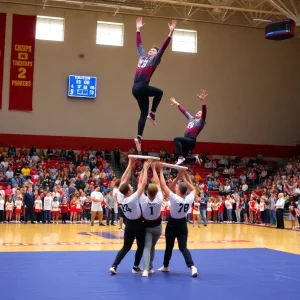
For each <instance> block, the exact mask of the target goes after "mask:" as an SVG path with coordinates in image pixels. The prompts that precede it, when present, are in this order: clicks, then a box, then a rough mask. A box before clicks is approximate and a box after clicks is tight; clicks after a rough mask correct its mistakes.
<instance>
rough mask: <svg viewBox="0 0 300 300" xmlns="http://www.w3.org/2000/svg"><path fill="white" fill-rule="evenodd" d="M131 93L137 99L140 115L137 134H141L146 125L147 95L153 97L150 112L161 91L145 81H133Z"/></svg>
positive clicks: (154, 109) (157, 102) (160, 96)
mask: <svg viewBox="0 0 300 300" xmlns="http://www.w3.org/2000/svg"><path fill="white" fill-rule="evenodd" d="M132 94H133V96H134V98H135V99H136V100H137V102H138V105H139V107H140V111H141V115H140V119H139V122H138V135H140V136H142V135H143V132H144V128H145V125H146V120H147V116H148V112H149V97H154V98H153V102H152V108H151V111H152V112H156V109H157V107H158V105H159V103H160V100H161V98H162V96H163V91H162V90H161V89H158V88H156V87H153V86H149V85H148V84H145V83H135V84H134V85H133V87H132Z"/></svg>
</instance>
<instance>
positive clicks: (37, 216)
mask: <svg viewBox="0 0 300 300" xmlns="http://www.w3.org/2000/svg"><path fill="white" fill-rule="evenodd" d="M35 215H36V221H37V222H38V223H40V222H41V221H42V212H36V213H35Z"/></svg>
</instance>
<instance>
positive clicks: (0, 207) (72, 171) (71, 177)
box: [0, 146, 300, 229]
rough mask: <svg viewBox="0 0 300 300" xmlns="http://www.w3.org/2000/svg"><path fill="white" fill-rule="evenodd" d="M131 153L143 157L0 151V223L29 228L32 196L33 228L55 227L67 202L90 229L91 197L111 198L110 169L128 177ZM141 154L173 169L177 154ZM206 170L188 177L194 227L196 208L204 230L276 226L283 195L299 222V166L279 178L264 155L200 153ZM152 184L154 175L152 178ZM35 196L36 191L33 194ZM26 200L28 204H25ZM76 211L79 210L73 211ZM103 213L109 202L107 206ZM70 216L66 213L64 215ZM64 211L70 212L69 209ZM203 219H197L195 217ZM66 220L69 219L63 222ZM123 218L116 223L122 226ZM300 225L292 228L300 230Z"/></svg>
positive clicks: (168, 174)
mask: <svg viewBox="0 0 300 300" xmlns="http://www.w3.org/2000/svg"><path fill="white" fill-rule="evenodd" d="M128 154H137V153H136V150H135V149H130V150H129V151H128V152H127V153H124V152H121V151H120V149H119V148H118V146H116V148H115V149H114V150H113V151H112V152H111V151H110V150H108V149H106V150H105V151H101V150H100V149H98V150H94V149H93V148H90V149H89V150H88V149H87V148H85V147H84V148H83V149H82V150H81V151H74V150H72V149H68V150H65V149H61V150H58V149H56V150H53V149H51V148H49V149H47V150H44V149H39V150H38V149H36V147H35V146H32V147H31V148H30V149H27V148H26V147H25V146H24V147H22V148H20V149H18V150H17V149H16V148H15V147H14V146H10V147H5V146H1V147H0V164H1V165H0V222H4V221H5V220H6V222H10V221H11V220H12V218H13V217H14V218H15V220H16V222H22V221H25V222H27V221H28V220H27V219H28V218H27V216H26V215H27V214H26V210H24V208H25V207H26V203H25V202H26V201H25V200H26V194H28V192H30V191H32V193H33V194H34V195H35V201H37V209H35V211H36V214H35V217H33V216H32V215H31V221H32V222H35V223H37V222H41V223H42V222H49V221H50V220H49V215H50V213H51V215H52V217H53V219H52V220H53V222H57V221H58V219H57V214H58V213H62V203H65V202H66V203H67V204H68V205H67V206H68V208H67V212H66V213H67V214H68V217H67V219H68V220H70V221H71V222H72V223H77V222H89V221H90V208H91V197H90V195H91V193H92V192H93V191H94V190H95V187H96V186H99V188H100V191H101V192H102V193H103V194H104V196H106V195H108V194H109V193H110V192H111V191H112V188H113V187H114V184H115V182H116V181H117V178H116V176H115V174H114V171H113V168H112V166H111V162H112V161H114V163H115V165H116V167H117V168H119V169H120V170H121V171H124V170H125V168H126V166H127V162H128ZM142 155H150V156H158V157H160V158H161V160H162V161H165V162H168V163H174V162H175V161H176V160H177V158H178V155H177V153H176V152H173V153H168V152H167V151H165V150H163V149H161V150H160V151H159V152H158V153H156V152H155V151H151V152H147V151H146V150H145V151H144V152H143V153H142ZM200 156H201V159H202V161H203V164H202V166H199V165H197V164H193V165H191V166H190V169H189V174H190V177H191V179H192V181H193V183H194V185H195V186H196V188H197V191H198V197H197V199H196V200H195V201H196V202H200V205H199V206H198V205H195V206H193V208H192V210H191V211H190V213H189V215H188V220H187V221H188V222H193V216H194V212H195V209H197V208H196V207H199V210H200V214H201V219H202V223H203V224H204V225H205V226H206V225H207V223H209V222H220V223H223V222H227V223H231V222H244V223H253V224H256V223H258V224H261V225H265V224H270V225H275V224H276V213H275V211H276V202H277V199H278V194H280V193H284V199H285V203H286V205H285V207H286V209H287V210H288V211H289V219H290V220H292V221H295V220H296V219H297V216H298V222H300V216H299V212H300V201H298V200H299V197H300V177H299V170H300V169H299V168H300V159H299V157H297V158H294V159H290V160H289V162H288V163H287V165H286V166H285V167H283V168H280V169H278V171H276V172H275V173H274V167H275V164H270V163H267V162H266V161H265V160H264V158H263V156H262V155H261V154H258V155H257V157H255V158H250V157H240V156H239V155H237V156H236V157H233V158H232V157H222V158H216V157H214V156H213V155H212V154H209V155H208V154H201V155H200ZM142 163H143V162H142V161H141V160H137V161H136V163H135V167H134V170H133V178H132V179H133V183H134V184H136V183H137V182H138V179H139V174H140V172H141V170H142ZM164 176H165V178H166V180H167V183H168V184H170V183H171V182H172V180H173V179H174V178H175V177H176V176H177V170H176V169H165V170H164ZM150 178H151V174H150ZM31 189H32V190H31ZM45 197H51V199H52V200H51V203H54V204H51V207H48V208H47V210H48V212H47V213H45V214H44V213H42V214H39V213H40V212H43V211H44V210H45V207H44V198H45ZM24 201H25V202H24ZM71 204H73V206H74V207H76V210H74V211H72V214H71V210H70V206H71ZM102 206H103V209H104V211H105V208H106V207H107V202H106V201H105V202H103V204H102ZM168 206H169V201H168V199H165V202H164V206H163V210H162V214H163V216H164V220H166V219H167V218H168V211H169V207H168ZM63 210H64V209H63ZM64 211H65V210H64ZM195 214H197V212H195ZM64 221H66V219H65V220H64ZM117 221H118V215H117V214H116V216H115V220H114V222H113V223H112V224H114V225H115V224H116V223H117ZM295 227H296V225H295V222H292V228H293V229H295Z"/></svg>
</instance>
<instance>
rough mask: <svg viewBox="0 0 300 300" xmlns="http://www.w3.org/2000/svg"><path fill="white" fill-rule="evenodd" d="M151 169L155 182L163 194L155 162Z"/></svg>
mask: <svg viewBox="0 0 300 300" xmlns="http://www.w3.org/2000/svg"><path fill="white" fill-rule="evenodd" d="M151 168H152V172H153V181H154V183H155V184H156V186H157V189H158V191H159V192H161V187H160V181H159V178H158V175H157V172H156V163H155V162H154V163H152V164H151Z"/></svg>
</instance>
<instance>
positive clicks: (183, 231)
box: [164, 218, 194, 268]
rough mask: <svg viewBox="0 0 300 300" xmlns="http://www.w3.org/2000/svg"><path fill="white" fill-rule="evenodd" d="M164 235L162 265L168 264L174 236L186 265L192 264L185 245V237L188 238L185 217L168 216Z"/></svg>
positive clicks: (166, 265)
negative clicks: (164, 244) (164, 247)
mask: <svg viewBox="0 0 300 300" xmlns="http://www.w3.org/2000/svg"><path fill="white" fill-rule="evenodd" d="M165 237H166V250H165V256H164V267H168V266H169V263H170V259H171V257H172V251H173V248H174V243H175V239H176V238H177V242H178V247H179V250H180V252H181V253H182V255H183V257H184V260H185V263H186V265H187V267H188V268H190V267H191V266H193V265H194V262H193V259H192V255H191V253H190V251H189V250H188V249H187V246H186V245H187V238H188V228H187V225H186V218H183V219H173V218H170V219H169V221H168V224H167V227H166V231H165Z"/></svg>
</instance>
